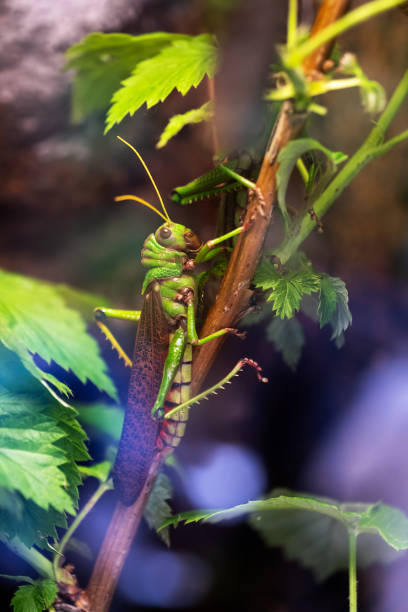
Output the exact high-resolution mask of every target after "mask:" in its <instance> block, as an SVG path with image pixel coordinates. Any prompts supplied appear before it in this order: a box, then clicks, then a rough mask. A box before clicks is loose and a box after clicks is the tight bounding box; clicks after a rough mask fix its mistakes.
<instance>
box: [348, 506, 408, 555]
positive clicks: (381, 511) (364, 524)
mask: <svg viewBox="0 0 408 612" xmlns="http://www.w3.org/2000/svg"><path fill="white" fill-rule="evenodd" d="M358 527H359V530H360V531H361V530H363V531H364V532H367V533H378V535H380V536H381V537H382V538H383V540H385V541H386V542H387V544H389V545H390V546H392V547H393V548H395V550H406V549H407V548H408V517H407V516H405V514H404V513H403V512H401V510H398V508H393V507H392V506H387V505H385V504H374V505H372V506H370V507H369V508H367V510H366V511H365V512H364V513H363V514H362V515H361V519H360V522H359V525H358Z"/></svg>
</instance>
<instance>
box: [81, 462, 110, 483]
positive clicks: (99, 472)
mask: <svg viewBox="0 0 408 612" xmlns="http://www.w3.org/2000/svg"><path fill="white" fill-rule="evenodd" d="M111 469H112V463H111V462H110V461H101V462H100V463H95V464H94V465H80V466H79V471H80V473H81V474H83V475H84V476H85V477H86V476H93V477H94V478H97V479H98V480H99V481H100V482H105V481H106V480H107V479H108V476H109V472H110V471H111Z"/></svg>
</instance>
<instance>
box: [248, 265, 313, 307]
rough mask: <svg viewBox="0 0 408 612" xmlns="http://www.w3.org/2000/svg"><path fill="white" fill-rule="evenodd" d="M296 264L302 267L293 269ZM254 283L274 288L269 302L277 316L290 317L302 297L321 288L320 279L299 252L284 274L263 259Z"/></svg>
mask: <svg viewBox="0 0 408 612" xmlns="http://www.w3.org/2000/svg"><path fill="white" fill-rule="evenodd" d="M295 266H300V267H298V269H296V268H295V269H292V268H294V267H295ZM254 283H255V285H256V286H257V287H261V288H262V289H264V290H268V289H272V291H271V293H270V294H269V295H268V296H267V298H266V300H267V302H272V308H273V310H274V311H275V313H276V316H278V317H280V318H281V319H285V318H287V319H290V318H291V317H293V315H294V313H295V312H296V311H297V310H299V307H300V302H301V300H302V297H303V296H304V295H310V294H311V293H313V292H315V291H318V290H319V285H320V280H319V276H318V275H317V274H316V272H314V270H313V269H312V268H311V267H310V266H309V265H308V263H307V260H306V259H305V258H304V256H303V255H302V254H298V257H297V259H296V260H295V261H293V262H292V264H291V266H290V267H289V269H288V270H287V271H285V272H284V273H283V274H278V272H277V271H276V270H275V268H274V266H273V265H272V264H271V263H270V262H269V261H268V260H266V259H263V260H262V261H261V263H260V264H259V266H258V268H257V271H256V273H255V276H254Z"/></svg>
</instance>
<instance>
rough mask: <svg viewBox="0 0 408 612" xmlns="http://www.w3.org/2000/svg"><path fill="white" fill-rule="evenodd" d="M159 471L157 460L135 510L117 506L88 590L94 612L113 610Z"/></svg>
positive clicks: (119, 504) (92, 611) (134, 505)
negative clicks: (123, 572)
mask: <svg viewBox="0 0 408 612" xmlns="http://www.w3.org/2000/svg"><path fill="white" fill-rule="evenodd" d="M159 469H160V462H159V461H158V460H156V461H154V462H153V463H152V465H151V467H150V472H149V476H148V478H147V480H146V482H145V485H144V487H143V489H142V492H141V493H140V495H139V497H138V498H137V500H136V501H135V503H134V504H132V506H124V505H123V504H121V503H120V502H118V503H117V505H116V508H115V512H114V514H113V517H112V520H111V522H110V524H109V527H108V530H107V532H106V535H105V539H104V541H103V544H102V547H101V550H100V551H99V554H98V558H97V560H96V563H95V567H94V569H93V572H92V576H91V579H90V581H89V584H88V587H87V590H86V592H87V595H88V598H89V602H90V612H108V610H109V607H110V603H111V601H112V598H113V595H114V593H115V590H116V586H117V584H118V580H119V576H120V574H121V572H122V568H123V565H124V563H125V561H126V557H127V555H128V552H129V549H130V547H131V545H132V541H133V538H134V536H135V533H136V531H137V528H138V527H139V523H140V521H141V518H142V516H143V512H144V509H145V506H146V504H147V501H148V499H149V496H150V493H151V491H152V489H153V486H154V483H155V480H156V478H157V475H158V473H159Z"/></svg>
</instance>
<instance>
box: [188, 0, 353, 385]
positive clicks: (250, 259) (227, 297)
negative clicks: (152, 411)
mask: <svg viewBox="0 0 408 612" xmlns="http://www.w3.org/2000/svg"><path fill="white" fill-rule="evenodd" d="M347 5H348V0H323V2H322V4H321V6H320V10H319V12H318V14H317V16H316V19H315V22H314V24H313V27H312V31H311V35H312V36H313V35H314V34H316V33H317V32H319V31H320V30H322V29H323V28H325V27H326V26H327V25H329V24H330V23H332V22H333V21H336V19H338V18H339V17H341V15H342V14H343V13H344V12H345V11H346V10H347ZM330 50H331V44H327V45H323V46H322V47H320V48H319V49H317V50H316V51H315V52H314V53H313V54H312V55H310V56H308V57H307V58H306V59H305V62H304V70H305V72H306V75H313V73H315V72H316V71H319V70H320V69H321V67H322V64H323V62H324V60H325V59H326V58H327V55H328V54H329V53H330ZM305 121H306V114H305V113H302V114H299V113H295V112H294V110H293V106H292V103H291V102H285V103H284V104H283V106H282V109H281V111H280V114H279V117H278V119H277V122H276V124H275V128H274V130H273V132H272V134H271V137H270V140H269V144H268V147H267V150H266V153H265V157H264V160H263V163H262V166H261V170H260V173H259V176H258V180H257V182H256V185H257V188H258V189H259V190H260V192H261V194H262V195H263V199H264V202H265V208H264V213H265V216H261V214H259V212H258V211H257V207H258V206H259V204H258V202H257V201H256V199H255V198H252V202H251V204H250V206H249V207H248V212H247V215H246V219H245V222H246V223H247V224H249V225H251V223H252V226H250V228H249V230H248V231H247V232H245V233H242V234H241V235H240V237H239V240H238V242H237V245H236V247H235V249H234V252H233V254H232V257H231V260H230V262H229V265H228V269H227V271H226V273H225V276H224V278H223V281H222V284H221V287H220V290H219V292H218V295H217V298H216V300H215V302H214V304H213V306H212V307H211V309H210V311H209V313H208V316H207V318H206V320H205V322H204V325H203V328H202V330H201V335H202V336H207V335H208V334H211V333H213V332H215V331H216V330H217V329H221V328H223V327H234V325H236V323H237V322H238V321H239V319H240V317H241V316H242V313H243V312H245V309H246V308H247V305H248V302H249V298H250V296H251V291H250V290H249V285H250V282H251V280H252V278H253V276H254V273H255V270H256V267H257V265H258V262H259V259H260V257H261V253H262V249H263V244H264V241H265V237H266V233H267V231H268V227H269V224H270V221H271V215H272V211H273V207H274V202H275V196H276V172H277V170H278V167H279V164H278V161H277V157H278V155H279V152H280V151H281V150H282V149H283V147H284V146H285V145H286V144H287V143H288V142H289V141H290V140H292V139H293V138H296V136H297V135H298V134H299V132H300V131H301V130H302V128H303V126H304V124H305ZM251 219H253V221H251ZM224 341H225V336H224V337H221V338H218V339H216V340H213V341H212V342H208V343H207V344H204V345H203V346H202V347H200V349H199V350H198V351H197V353H196V354H195V356H194V363H193V383H192V387H193V394H195V393H196V392H197V391H198V389H199V388H200V387H201V385H202V383H203V381H204V379H205V377H206V375H207V373H208V371H209V370H210V368H211V365H212V363H213V361H214V359H215V357H216V355H217V353H218V351H219V350H220V348H221V346H222V344H223V342H224Z"/></svg>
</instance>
